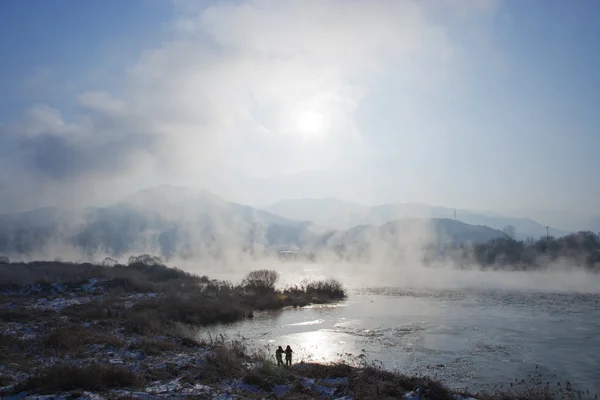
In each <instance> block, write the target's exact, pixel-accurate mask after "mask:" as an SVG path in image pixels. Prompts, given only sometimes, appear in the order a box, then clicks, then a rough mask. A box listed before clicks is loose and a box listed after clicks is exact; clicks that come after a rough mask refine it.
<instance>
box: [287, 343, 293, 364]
mask: <svg viewBox="0 0 600 400" xmlns="http://www.w3.org/2000/svg"><path fill="white" fill-rule="evenodd" d="M292 353H293V351H292V348H291V347H290V345H289V344H288V345H287V347H286V348H285V365H292Z"/></svg>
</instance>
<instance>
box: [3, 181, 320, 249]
mask: <svg viewBox="0 0 600 400" xmlns="http://www.w3.org/2000/svg"><path fill="white" fill-rule="evenodd" d="M312 227H313V224H312V223H309V222H298V221H291V220H287V219H285V218H282V217H280V216H277V215H274V214H271V213H269V212H267V211H263V210H258V209H255V208H252V207H249V206H245V205H240V204H235V203H230V202H227V201H225V200H223V199H221V198H219V197H217V196H215V195H213V194H212V193H210V192H207V191H196V190H192V189H188V188H181V187H176V186H160V187H156V188H151V189H146V190H142V191H139V192H136V193H134V194H133V195H131V196H129V197H127V198H125V199H123V200H122V201H120V202H118V203H116V204H113V205H111V206H108V207H102V208H100V207H91V208H86V209H84V210H80V211H77V212H68V211H65V210H61V209H54V208H44V209H38V210H33V211H30V212H26V213H19V214H5V215H0V253H3V254H5V255H15V254H29V253H36V252H43V251H44V250H45V249H52V248H56V249H60V246H61V245H70V246H73V248H75V249H77V250H79V251H81V254H82V256H90V257H91V256H93V255H97V254H102V255H110V256H115V257H118V256H123V255H127V254H129V253H131V252H133V253H141V252H147V253H151V254H158V255H161V256H162V257H165V258H169V257H171V256H175V255H178V256H183V257H200V256H211V257H220V256H223V255H224V254H233V253H235V252H246V253H250V254H252V253H255V252H258V253H260V252H261V251H262V249H263V248H264V247H268V246H271V245H277V244H282V243H285V244H294V245H306V244H307V243H308V244H310V242H311V241H313V240H314V241H316V240H318V239H317V236H316V235H315V234H314V233H312V232H311V229H312ZM56 256H61V254H56Z"/></svg>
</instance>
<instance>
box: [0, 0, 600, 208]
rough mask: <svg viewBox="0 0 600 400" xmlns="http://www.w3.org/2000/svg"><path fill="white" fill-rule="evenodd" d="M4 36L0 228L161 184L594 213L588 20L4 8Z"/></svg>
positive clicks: (136, 3)
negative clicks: (33, 212)
mask: <svg viewBox="0 0 600 400" xmlns="http://www.w3.org/2000/svg"><path fill="white" fill-rule="evenodd" d="M0 34H1V36H0V37H1V38H2V39H0V51H1V52H2V54H3V57H2V62H1V64H0V71H1V74H0V90H2V93H3V94H4V95H3V96H1V97H0V157H1V158H0V167H1V171H2V172H0V194H1V196H2V199H3V200H0V212H2V211H13V210H16V209H22V208H31V207H37V206H41V205H46V204H61V205H66V204H68V205H73V206H80V205H86V204H92V203H98V202H103V201H112V200H113V199H114V198H118V197H119V196H122V195H124V194H126V193H127V192H129V191H132V190H135V189H137V188H141V187H144V186H150V185H155V184H161V183H175V184H186V185H191V186H201V187H206V188H208V189H210V190H213V191H215V192H216V193H218V194H221V195H223V196H224V197H226V198H229V199H232V200H236V201H241V202H248V203H252V204H257V205H264V204H268V203H270V202H273V201H276V200H278V199H282V198H289V197H327V196H332V197H339V198H343V199H345V200H350V201H356V202H359V203H364V204H369V203H370V204H375V203H385V202H421V203H426V204H431V205H443V206H449V207H453V206H455V207H459V208H471V209H488V210H490V209H494V210H503V209H531V208H543V209H557V210H563V211H570V212H575V211H577V212H583V213H586V214H589V215H594V214H598V213H600V210H599V208H600V207H599V203H598V198H600V179H598V178H597V174H598V171H599V170H600V161H599V160H600V157H598V156H597V153H598V150H600V139H599V137H600V132H599V127H600V113H598V112H596V110H597V108H598V104H600V72H598V71H600V46H598V43H599V42H600V3H598V2H597V1H592V0H588V1H577V2H565V1H541V0H539V1H533V0H532V1H493V0H482V1H477V0H455V1H452V0H441V1H424V2H395V1H391V0H375V1H372V2H368V1H366V0H364V1H363V0H357V1H354V2H344V1H341V0H333V1H331V2H327V3H323V2H317V1H296V0H289V1H277V2H276V1H274V0H238V1H235V2H234V1H221V2H213V3H211V2H203V3H201V4H200V3H197V2H191V1H186V0H179V1H175V2H169V1H166V0H165V1H161V0H130V1H117V0H108V1H76V0H56V1H52V2H45V1H33V0H25V1H17V0H11V1H4V2H0ZM274 182H277V184H274ZM111 196H112V197H111Z"/></svg>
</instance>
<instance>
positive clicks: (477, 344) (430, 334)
mask: <svg viewBox="0 0 600 400" xmlns="http://www.w3.org/2000/svg"><path fill="white" fill-rule="evenodd" d="M599 301H600V295H598V294H595V293H570V292H564V291H562V292H560V291H556V292H555V291H552V290H551V289H548V288H546V289H545V290H544V291H535V290H527V291H525V290H522V288H521V289H519V290H515V289H514V288H511V289H501V288H487V287H486V288H485V289H483V288H467V287H462V288H460V289H459V288H451V289H443V288H436V289H425V288H420V289H398V288H369V289H359V288H354V289H352V290H351V291H350V295H349V297H348V299H347V300H346V301H344V302H341V303H338V304H334V305H326V306H310V307H305V308H300V309H289V310H282V311H278V312H264V313H259V314H257V315H256V316H255V318H254V319H251V320H244V321H240V322H238V323H234V324H230V325H221V326H215V327H211V328H207V329H203V330H202V332H201V335H202V336H206V335H209V334H210V335H213V336H214V335H218V334H224V335H226V336H227V337H230V338H234V337H238V338H243V339H244V340H245V341H246V343H248V344H249V345H250V346H253V347H257V348H260V349H268V351H269V352H271V353H273V352H274V349H275V346H276V345H282V346H284V347H285V345H288V344H289V345H290V346H291V347H292V348H293V349H294V350H295V355H294V362H297V361H301V360H306V361H309V360H312V361H324V362H329V361H336V360H340V359H346V360H350V361H352V360H356V358H355V357H356V356H358V355H360V354H364V355H365V356H366V360H368V362H376V363H381V364H383V366H384V367H385V368H386V369H390V370H396V371H399V372H403V373H406V374H410V375H418V374H424V375H428V376H432V377H435V378H438V379H440V380H442V381H443V382H444V383H446V384H447V385H448V386H450V387H452V388H456V389H462V388H465V387H468V388H469V389H472V390H482V389H483V390H493V389H494V388H497V387H498V386H499V385H503V384H504V385H506V384H510V383H511V382H514V381H515V379H516V378H518V379H528V377H537V379H541V380H543V381H544V382H546V381H550V382H553V384H556V383H557V382H562V384H564V383H565V381H570V382H571V383H572V385H573V387H574V388H575V389H578V390H583V391H586V390H589V391H590V392H591V393H593V394H595V393H598V394H600V372H599V371H600V370H599V368H598V367H599V366H600V309H599ZM349 354H351V355H352V356H350V355H349Z"/></svg>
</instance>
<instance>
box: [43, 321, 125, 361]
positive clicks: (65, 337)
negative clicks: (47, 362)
mask: <svg viewBox="0 0 600 400" xmlns="http://www.w3.org/2000/svg"><path fill="white" fill-rule="evenodd" d="M92 344H96V345H106V346H111V347H113V348H120V347H123V345H124V343H123V342H122V341H121V340H119V339H118V338H117V337H115V336H114V335H113V334H111V333H110V332H106V331H102V330H100V329H94V328H85V327H83V326H81V325H78V324H66V325H63V326H61V327H59V328H56V329H54V330H53V331H52V332H50V333H49V334H48V335H47V336H45V337H44V338H43V339H42V346H43V349H44V350H45V351H46V352H49V353H51V354H53V355H63V354H65V353H67V354H79V353H84V352H86V351H87V350H88V347H89V346H90V345H92Z"/></svg>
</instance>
